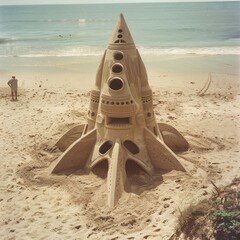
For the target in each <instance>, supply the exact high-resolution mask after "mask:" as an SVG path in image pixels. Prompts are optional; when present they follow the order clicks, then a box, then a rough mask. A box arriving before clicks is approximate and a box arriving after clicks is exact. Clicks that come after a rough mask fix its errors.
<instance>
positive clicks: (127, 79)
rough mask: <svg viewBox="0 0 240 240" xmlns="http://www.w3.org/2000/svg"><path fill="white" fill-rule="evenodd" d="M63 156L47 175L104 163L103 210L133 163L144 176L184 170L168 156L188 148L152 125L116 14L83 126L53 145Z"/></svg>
mask: <svg viewBox="0 0 240 240" xmlns="http://www.w3.org/2000/svg"><path fill="white" fill-rule="evenodd" d="M56 146H58V148H59V149H60V150H62V151H64V152H63V154H62V155H61V156H60V157H59V159H58V160H57V162H56V163H55V165H54V167H53V170H52V173H60V172H63V171H65V170H70V171H71V170H72V171H76V170H78V169H84V170H86V172H89V171H91V169H93V168H94V167H95V166H96V165H98V164H100V163H103V162H105V163H107V164H106V165H107V169H108V170H107V194H108V200H107V201H108V206H109V207H114V206H115V205H116V203H117V202H118V200H119V198H120V197H121V195H122V193H123V191H124V189H125V184H126V180H127V175H126V169H125V166H126V163H127V162H128V161H133V162H134V163H135V164H137V165H139V166H140V167H141V168H142V169H143V170H144V171H145V172H146V173H148V174H149V175H151V174H153V172H154V170H155V169H162V170H173V169H175V170H180V171H185V168H184V166H183V164H182V163H181V162H180V161H181V160H179V159H178V157H177V156H176V154H175V153H174V152H176V151H185V150H187V149H188V143H187V141H186V140H185V139H184V137H183V136H182V135H181V134H180V133H179V132H178V131H177V130H176V129H175V128H173V127H171V126H169V125H167V124H163V123H157V122H156V119H155V116H154V112H153V98H152V90H151V88H150V87H149V84H148V78H147V73H146V69H145V67H144V64H143V62H142V59H141V57H140V55H139V52H138V50H137V48H136V46H135V44H134V42H133V39H132V36H131V34H130V32H129V29H128V27H127V25H126V22H125V20H124V17H123V15H122V14H121V15H120V17H119V20H118V22H117V25H116V27H115V29H114V31H113V34H112V37H111V39H110V43H109V45H108V48H107V50H106V51H105V53H104V55H103V58H102V60H101V63H100V66H99V68H98V71H97V75H96V83H95V87H94V89H93V90H92V91H91V99H90V107H89V111H88V116H87V124H85V125H79V126H76V127H74V128H73V129H71V130H70V131H68V132H67V133H66V134H65V135H63V137H62V138H61V139H60V140H59V141H58V142H57V143H56Z"/></svg>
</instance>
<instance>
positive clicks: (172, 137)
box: [158, 123, 189, 152]
mask: <svg viewBox="0 0 240 240" xmlns="http://www.w3.org/2000/svg"><path fill="white" fill-rule="evenodd" d="M158 128H159V130H160V132H161V134H162V137H163V141H164V143H165V144H166V145H167V146H168V147H169V148H170V149H171V150H172V151H174V152H183V151H187V150H188V148H189V144H188V142H187V140H186V139H185V138H184V137H183V136H182V134H181V133H179V132H178V131H177V130H176V129H175V128H174V127H172V126H170V125H168V124H166V123H158Z"/></svg>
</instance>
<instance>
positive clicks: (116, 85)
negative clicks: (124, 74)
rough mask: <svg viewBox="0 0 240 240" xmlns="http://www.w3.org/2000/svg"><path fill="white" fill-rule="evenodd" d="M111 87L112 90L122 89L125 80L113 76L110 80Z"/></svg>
mask: <svg viewBox="0 0 240 240" xmlns="http://www.w3.org/2000/svg"><path fill="white" fill-rule="evenodd" d="M109 87H110V88H111V89H112V90H120V89H121V88H123V81H122V80H121V79H120V78H113V79H112V80H111V81H110V82H109Z"/></svg>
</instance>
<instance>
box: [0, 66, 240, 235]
mask: <svg viewBox="0 0 240 240" xmlns="http://www.w3.org/2000/svg"><path fill="white" fill-rule="evenodd" d="M151 66H152V69H151V67H149V68H150V73H149V78H151V81H150V85H151V86H152V88H153V90H154V106H155V113H156V118H157V120H158V122H165V123H168V124H170V125H172V126H174V127H176V128H177V129H178V130H179V131H180V132H181V133H182V134H183V135H184V136H185V137H186V139H187V140H188V141H189V143H190V149H189V151H187V152H185V153H182V154H180V155H179V157H180V158H183V159H184V160H186V161H187V162H189V163H193V165H192V164H189V165H188V172H187V173H183V172H177V171H171V172H159V171H156V173H155V174H154V176H152V177H150V176H148V175H145V174H144V173H143V172H141V171H140V170H139V171H136V172H132V173H130V174H129V178H128V187H127V192H126V193H125V194H124V196H123V197H122V198H121V200H120V201H119V203H118V205H117V206H116V208H115V209H113V210H111V211H110V210H109V209H108V208H107V204H106V179H104V178H100V177H98V176H96V175H95V174H93V173H90V174H89V175H85V174H84V173H83V172H82V171H77V172H75V173H74V174H71V175H68V176H64V175H63V176H56V175H50V174H49V166H50V165H51V163H52V162H53V161H54V160H55V159H56V158H57V157H58V156H59V155H60V152H59V151H58V150H57V149H54V148H52V147H53V146H54V143H55V142H56V141H57V140H58V139H59V138H60V136H61V135H62V134H63V133H64V132H65V131H67V130H68V129H70V128H71V127H72V126H74V125H77V124H81V123H85V122H86V113H87V110H88V104H89V90H90V87H89V88H88V84H89V83H86V84H87V85H84V86H82V85H80V86H79V88H75V87H73V85H69V84H67V87H66V82H64V81H59V82H58V80H59V79H56V81H55V85H54V84H53V82H52V81H51V84H52V85H54V86H52V85H51V84H49V79H48V80H47V79H45V78H41V76H38V78H37V79H36V80H35V81H34V84H29V82H28V83H27V84H25V85H23V84H22V85H21V86H20V96H19V101H17V102H11V101H10V93H9V89H8V88H7V87H6V88H5V87H3V86H2V87H0V122H2V123H3V124H2V125H1V126H0V131H1V133H2V134H1V139H2V140H1V141H0V149H1V151H0V159H1V162H0V177H1V193H0V202H1V222H0V238H1V239H169V238H170V237H171V236H172V234H173V233H174V232H175V229H176V225H177V223H178V220H177V219H178V216H179V215H180V211H182V210H184V209H185V208H187V207H188V206H189V205H191V204H196V203H197V202H199V201H200V200H203V199H206V198H209V197H210V196H211V195H212V193H213V191H214V187H213V185H212V184H211V181H213V182H214V183H215V184H216V185H217V186H219V187H220V186H223V185H226V184H228V183H230V182H231V181H232V180H233V179H234V178H235V177H237V176H238V177H239V175H240V174H239V172H240V165H239V159H240V158H239V157H240V153H239V128H240V125H239V117H240V113H239V105H240V96H239V91H238V89H239V88H238V82H239V75H234V74H235V73H234V74H231V73H229V72H228V73H223V72H222V71H223V70H222V69H221V71H219V72H218V73H214V74H213V83H212V84H211V86H210V88H209V90H208V92H207V93H206V95H204V96H203V97H200V96H198V95H197V91H198V90H199V89H201V87H202V86H203V85H204V83H205V81H206V80H207V75H208V72H207V71H205V73H203V72H202V75H201V74H200V75H199V74H196V75H193V73H191V72H190V73H189V75H187V74H185V75H184V73H183V72H184V71H186V69H181V71H183V72H182V75H181V74H179V75H178V76H176V73H177V71H176V72H175V73H170V72H168V73H167V72H166V73H164V72H158V71H157V69H156V68H154V66H153V65H151ZM227 69H229V68H227ZM205 70H206V69H205ZM225 70H226V69H225ZM179 71H180V70H179ZM7 73H9V72H8V71H6V72H5V73H4V74H7ZM24 74H25V76H27V75H28V74H29V76H30V75H31V74H32V73H31V72H30V73H27V72H25V73H24ZM83 74H84V73H83ZM203 75H204V78H203V77H202V78H201V79H200V76H203ZM20 76H21V75H20ZM49 76H54V74H53V75H51V74H50V75H49ZM71 76H72V75H71ZM86 76H88V78H90V77H91V75H89V73H86ZM184 76H185V77H184ZM17 77H18V76H17ZM199 79H200V80H199ZM20 81H22V78H21V80H20ZM93 82H94V81H93ZM71 86H72V87H71ZM82 87H83V88H86V89H87V90H85V91H83V90H84V89H81V88H82Z"/></svg>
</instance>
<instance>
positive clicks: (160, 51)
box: [139, 47, 240, 55]
mask: <svg viewBox="0 0 240 240" xmlns="http://www.w3.org/2000/svg"><path fill="white" fill-rule="evenodd" d="M139 52H140V53H141V54H145V55H164V54H172V55H186V54H198V55H240V47H206V48H145V47H139Z"/></svg>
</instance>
